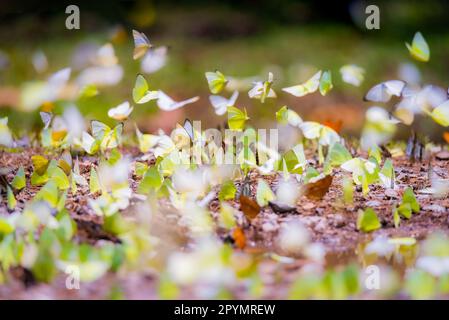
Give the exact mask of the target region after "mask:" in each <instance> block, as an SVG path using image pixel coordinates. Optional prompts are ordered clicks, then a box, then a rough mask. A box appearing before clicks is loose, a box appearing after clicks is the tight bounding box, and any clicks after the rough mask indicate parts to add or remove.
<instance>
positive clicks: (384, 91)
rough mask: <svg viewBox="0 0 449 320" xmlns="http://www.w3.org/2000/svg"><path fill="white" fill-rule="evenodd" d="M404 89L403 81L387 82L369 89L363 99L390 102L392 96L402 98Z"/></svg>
mask: <svg viewBox="0 0 449 320" xmlns="http://www.w3.org/2000/svg"><path fill="white" fill-rule="evenodd" d="M404 88H405V82H404V81H402V80H389V81H385V82H382V83H379V84H376V85H375V86H374V87H372V88H371V89H369V90H368V92H367V93H366V95H365V97H364V98H363V99H364V100H365V101H373V102H388V101H390V99H391V97H392V96H397V97H399V96H401V94H402V90H404Z"/></svg>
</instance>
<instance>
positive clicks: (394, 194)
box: [385, 189, 398, 199]
mask: <svg viewBox="0 0 449 320" xmlns="http://www.w3.org/2000/svg"><path fill="white" fill-rule="evenodd" d="M385 195H386V196H387V197H388V198H390V199H397V198H398V193H397V191H396V190H393V189H387V190H385Z"/></svg>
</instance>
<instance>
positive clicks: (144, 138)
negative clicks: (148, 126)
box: [136, 126, 160, 153]
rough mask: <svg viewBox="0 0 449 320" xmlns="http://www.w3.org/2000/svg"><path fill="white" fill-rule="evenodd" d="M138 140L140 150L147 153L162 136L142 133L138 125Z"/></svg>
mask: <svg viewBox="0 0 449 320" xmlns="http://www.w3.org/2000/svg"><path fill="white" fill-rule="evenodd" d="M136 135H137V141H138V143H139V149H140V152H142V153H146V152H148V151H150V149H151V148H153V147H154V146H155V145H156V144H157V143H158V142H159V139H160V137H159V136H157V135H154V134H148V133H142V132H140V130H139V128H137V126H136Z"/></svg>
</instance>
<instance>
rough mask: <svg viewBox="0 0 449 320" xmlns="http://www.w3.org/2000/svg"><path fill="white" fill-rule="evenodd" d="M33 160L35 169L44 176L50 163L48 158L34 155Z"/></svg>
mask: <svg viewBox="0 0 449 320" xmlns="http://www.w3.org/2000/svg"><path fill="white" fill-rule="evenodd" d="M31 161H32V162H33V167H34V171H35V172H36V173H37V174H38V175H40V176H42V175H43V174H44V173H45V172H46V171H47V168H48V166H49V164H50V161H48V159H47V158H45V157H44V156H41V155H34V156H32V157H31Z"/></svg>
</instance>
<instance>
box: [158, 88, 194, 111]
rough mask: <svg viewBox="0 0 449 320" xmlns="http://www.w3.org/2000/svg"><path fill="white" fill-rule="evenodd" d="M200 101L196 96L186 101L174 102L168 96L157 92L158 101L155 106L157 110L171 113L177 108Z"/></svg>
mask: <svg viewBox="0 0 449 320" xmlns="http://www.w3.org/2000/svg"><path fill="white" fill-rule="evenodd" d="M199 99H200V97H198V96H196V97H193V98H190V99H187V100H183V101H179V102H177V101H175V100H173V99H172V98H170V97H169V96H168V95H166V94H165V93H164V92H163V91H161V90H159V93H158V99H157V106H158V107H159V109H161V110H164V111H172V110H176V109H179V108H182V107H184V106H185V105H187V104H190V103H194V102H197V101H198V100H199Z"/></svg>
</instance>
